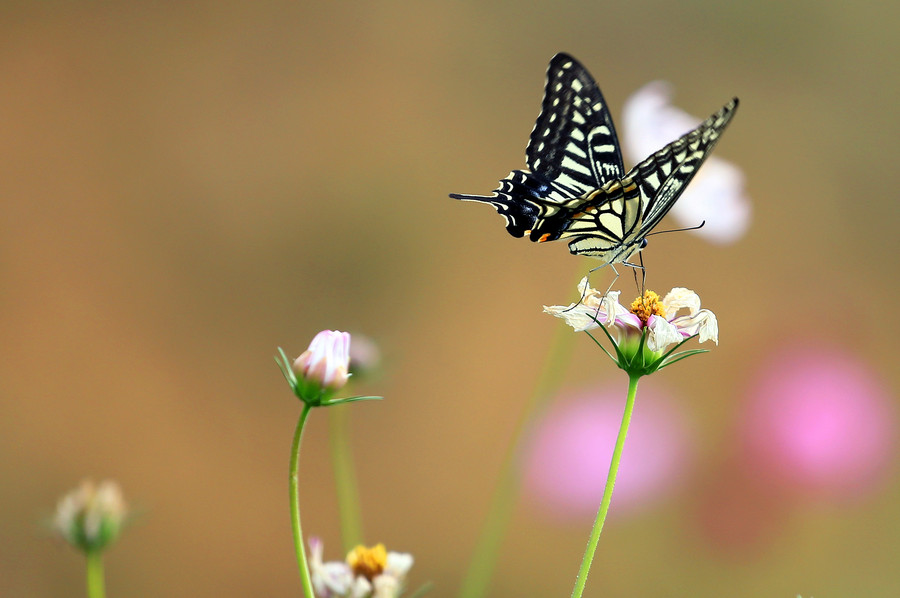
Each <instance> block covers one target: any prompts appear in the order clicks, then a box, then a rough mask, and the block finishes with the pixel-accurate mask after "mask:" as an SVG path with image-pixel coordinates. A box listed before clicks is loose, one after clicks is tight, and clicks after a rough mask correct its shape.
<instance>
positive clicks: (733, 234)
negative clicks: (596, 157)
mask: <svg viewBox="0 0 900 598" xmlns="http://www.w3.org/2000/svg"><path fill="white" fill-rule="evenodd" d="M671 96H672V89H671V86H670V85H669V84H668V83H665V82H663V81H654V82H652V83H648V84H647V85H645V86H644V87H642V88H641V89H639V90H638V91H636V92H635V93H634V94H633V95H632V96H631V97H630V98H629V99H628V101H626V102H625V106H624V108H623V112H622V146H623V149H624V151H625V154H626V157H627V159H628V160H630V161H631V162H632V163H635V164H637V163H638V162H641V161H642V160H644V158H646V157H647V156H649V155H650V154H652V153H654V152H656V151H657V150H659V149H661V148H662V147H664V146H665V145H666V144H668V143H670V142H672V141H674V140H676V139H678V138H679V137H680V136H681V135H683V134H685V133H687V132H688V131H690V130H691V129H693V128H694V127H696V126H697V125H698V124H700V122H702V121H701V119H699V118H695V117H693V116H691V115H689V114H687V113H686V112H684V111H682V110H680V109H678V108H675V107H674V106H672V105H671V103H670V101H671ZM671 214H672V215H673V216H674V217H675V219H676V220H677V221H678V223H679V225H681V226H697V225H698V224H700V222H702V221H704V220H705V221H706V224H705V225H704V226H703V228H700V229H697V230H695V231H692V232H694V233H696V234H697V235H699V236H701V237H703V238H705V239H707V240H708V241H712V242H717V243H731V242H734V241H736V240H737V239H739V238H740V237H741V236H742V235H743V234H744V232H745V231H746V230H747V227H748V226H749V224H750V200H749V198H748V197H747V195H746V193H745V191H744V176H743V174H742V172H741V171H740V169H738V168H737V167H736V166H734V165H733V164H732V163H731V162H728V161H726V160H723V159H722V158H719V157H718V156H715V155H713V156H710V157H709V158H708V159H707V160H706V163H705V164H704V165H703V167H702V168H701V169H700V171H699V172H698V173H697V175H696V176H695V177H694V179H693V180H692V181H691V183H690V185H688V187H687V189H686V190H685V192H684V194H683V195H682V196H681V197H680V198H679V199H678V201H677V202H675V205H674V207H673V208H672V212H671Z"/></svg>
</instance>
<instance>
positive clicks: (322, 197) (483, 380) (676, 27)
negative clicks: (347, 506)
mask: <svg viewBox="0 0 900 598" xmlns="http://www.w3.org/2000/svg"><path fill="white" fill-rule="evenodd" d="M2 11H3V18H2V21H0V81H2V85H0V209H2V216H0V227H2V230H0V285H2V286H0V330H2V338H3V340H4V343H5V346H6V350H5V352H4V358H3V359H2V361H0V393H2V395H0V484H2V491H0V536H2V542H0V595H2V596H13V597H17V596H29V597H38V596H79V595H83V562H82V559H81V558H80V556H79V555H78V554H77V553H75V551H73V550H71V549H70V548H69V547H68V546H65V545H63V544H62V543H61V542H59V541H56V540H55V539H54V538H53V537H52V535H51V534H50V533H49V532H48V531H47V530H46V529H45V526H44V525H43V522H44V521H45V520H46V519H48V518H49V517H51V515H52V512H53V509H54V506H55V504H56V501H57V499H58V497H59V496H60V495H61V494H63V493H64V492H66V491H67V490H69V489H71V488H74V487H75V486H76V485H77V484H78V482H79V481H80V480H81V479H82V478H85V477H92V478H94V479H104V478H113V479H115V480H117V481H118V482H119V483H120V484H121V486H122V488H123V490H124V492H125V495H126V499H127V500H128V501H129V503H130V505H131V506H132V507H133V508H134V509H135V510H136V511H137V512H138V518H137V521H136V522H135V523H134V525H132V526H131V528H130V529H128V530H127V531H126V533H125V534H124V536H123V537H122V539H121V541H120V542H119V543H118V544H117V545H116V546H115V547H113V548H112V549H111V551H110V552H109V553H108V556H107V559H106V560H107V568H108V575H107V586H108V592H109V595H110V596H134V597H142V596H147V597H150V596H171V597H181V596H184V597H187V596H217V597H230V596H235V597H237V596H248V595H260V596H296V595H299V594H300V585H299V581H298V576H297V572H296V565H295V562H294V555H293V549H292V543H291V531H290V524H289V516H288V510H287V466H288V456H289V450H290V441H291V434H292V432H293V427H294V425H295V422H296V418H297V416H298V414H299V404H298V402H297V401H296V399H294V398H293V397H292V395H291V394H290V391H289V389H288V388H287V386H286V385H285V383H284V381H283V379H282V378H281V375H280V374H279V372H278V370H277V368H276V367H275V364H274V363H273V361H272V356H273V355H274V352H275V349H276V347H277V346H279V345H280V346H283V347H284V348H285V350H286V351H287V352H288V354H290V355H292V356H296V355H297V354H299V353H300V352H302V351H303V350H304V349H305V348H306V346H307V344H308V343H309V341H310V340H311V339H312V337H313V336H314V334H315V333H316V332H318V331H319V330H321V329H325V328H335V329H340V330H349V331H350V332H351V333H364V334H366V335H367V336H369V337H370V338H372V339H373V340H374V341H375V342H376V343H378V345H379V346H380V348H381V351H382V358H383V370H382V373H381V375H380V376H379V377H376V378H374V379H369V380H368V381H362V382H361V383H359V384H357V385H356V387H355V388H354V389H353V390H355V391H358V392H360V393H373V394H381V395H384V396H385V397H386V400H385V401H383V402H380V403H362V404H358V405H355V406H353V408H352V409H351V424H352V427H353V434H354V437H353V438H354V444H353V450H354V454H355V457H356V464H357V468H358V474H359V485H360V491H361V495H362V501H363V505H364V524H365V529H366V534H367V537H368V538H367V539H368V541H369V542H370V543H374V542H376V541H383V542H385V543H386V544H387V545H388V548H389V549H396V550H401V551H406V552H411V553H413V554H414V556H415V558H416V564H415V566H414V567H413V569H412V571H411V574H410V585H411V587H413V588H416V587H418V586H419V585H420V584H421V583H424V582H426V581H429V580H430V581H432V582H434V584H435V587H434V589H433V590H432V592H431V593H430V594H429V595H430V596H435V597H444V596H454V595H455V593H456V592H457V590H458V587H459V583H460V580H461V579H462V576H463V573H464V571H465V568H466V566H467V563H468V556H469V555H470V553H471V551H472V548H473V546H474V544H475V542H476V539H477V536H478V532H479V530H480V528H481V524H482V522H483V519H484V516H485V514H486V511H487V506H488V502H489V497H490V493H491V491H492V489H493V487H494V482H495V480H496V478H497V473H498V471H499V469H500V466H501V462H502V458H503V453H504V450H505V448H506V447H507V445H508V444H509V442H510V440H511V438H512V437H513V433H514V429H515V427H516V422H517V421H518V420H519V418H520V417H521V415H522V413H523V409H524V407H525V404H526V402H527V399H528V397H529V396H530V394H531V392H532V390H533V388H534V386H535V383H536V381H537V378H538V374H539V371H540V369H541V367H542V364H543V363H544V361H545V358H546V356H547V352H548V350H549V347H550V346H551V344H552V342H553V338H554V335H555V334H556V331H557V329H558V327H560V326H562V323H561V322H560V321H558V320H554V319H552V318H550V317H548V316H546V315H543V314H542V313H541V306H542V305H545V304H566V303H569V302H571V301H574V300H575V299H576V291H575V283H576V282H577V280H578V279H579V278H580V277H581V276H582V275H583V274H584V273H585V272H586V271H587V269H588V268H590V267H593V266H595V265H596V263H593V262H591V261H590V260H587V259H582V258H575V257H573V256H571V255H570V254H569V253H568V251H567V249H566V247H565V245H564V244H545V245H537V244H532V243H529V242H527V241H524V240H519V239H514V238H512V237H510V236H509V235H508V234H507V233H506V232H505V230H504V228H503V223H502V219H501V218H499V217H498V216H497V215H496V214H495V213H494V212H493V211H492V210H490V209H489V208H486V207H483V206H474V205H473V204H462V203H459V202H456V201H453V200H450V199H448V198H447V194H448V193H450V192H457V193H488V192H489V191H490V190H491V189H494V188H495V186H496V183H497V180H498V179H499V178H500V177H502V176H505V175H506V173H507V172H509V171H510V170H512V169H514V168H521V167H523V166H524V160H523V158H524V148H525V143H526V141H527V138H528V133H529V132H530V130H531V127H532V125H533V122H534V119H535V117H536V116H537V113H538V109H539V106H540V99H541V94H542V86H543V81H544V71H545V68H546V65H547V62H548V60H549V59H550V57H551V56H552V55H553V54H555V53H556V52H559V51H567V52H570V53H571V54H573V55H574V56H576V57H577V58H579V59H580V60H581V61H582V62H583V63H584V64H585V66H587V68H588V69H589V70H590V71H591V72H592V73H593V75H594V76H595V77H596V79H597V80H598V82H599V84H600V86H601V88H602V89H603V92H604V94H605V96H606V99H607V100H608V102H609V104H610V106H611V107H612V110H613V114H614V116H615V117H616V118H617V119H620V118H621V108H622V106H623V105H624V104H625V102H626V100H627V98H628V97H629V96H630V95H631V94H632V93H633V92H634V91H635V90H637V89H638V88H640V87H641V86H643V85H644V84H645V83H647V82H648V81H651V80H655V79H664V80H667V81H669V82H670V83H671V84H672V85H673V89H674V90H675V96H674V102H675V104H676V105H678V106H679V107H680V108H682V109H684V110H686V111H687V112H688V113H691V114H694V115H697V116H699V117H704V116H706V115H708V114H709V113H711V112H712V111H714V110H715V109H717V108H718V107H719V106H721V105H722V104H723V103H724V102H725V101H727V100H728V99H729V98H730V97H731V96H733V95H737V96H739V97H740V98H741V102H742V105H741V110H740V113H739V114H738V115H737V117H736V118H735V120H734V122H733V123H732V125H731V127H730V129H729V131H728V132H727V133H726V134H725V136H724V137H723V139H722V141H721V143H720V144H719V145H718V147H717V148H716V155H717V156H719V157H722V158H725V159H728V160H729V161H731V162H732V163H734V164H735V165H737V166H738V167H739V168H741V169H742V170H743V173H744V176H745V177H746V185H747V188H746V193H747V196H748V197H749V198H750V201H751V202H752V208H751V209H752V215H751V220H750V225H749V228H748V229H747V231H746V234H744V235H743V236H741V237H740V238H739V239H737V240H735V241H734V242H732V243H727V244H721V243H720V244H714V243H710V242H709V241H707V240H704V239H703V238H701V237H699V236H696V235H693V234H690V233H681V234H672V235H664V236H660V237H654V239H652V242H651V244H650V246H649V247H648V248H647V250H646V251H645V252H644V263H645V264H646V265H647V267H648V269H649V276H648V280H647V284H648V286H649V287H651V288H654V289H656V290H657V291H659V292H665V291H667V290H668V289H670V288H671V287H673V286H686V287H689V288H692V289H695V290H696V291H697V292H698V293H699V294H700V296H701V298H702V300H703V304H704V307H709V308H710V309H712V310H714V311H715V313H716V314H717V316H718V319H719V326H720V345H719V347H718V348H714V350H713V351H712V352H711V353H709V354H708V355H704V356H701V357H697V358H693V359H691V360H688V361H686V362H684V363H683V364H679V365H678V366H676V367H673V368H671V369H667V370H665V371H664V372H661V373H659V374H657V375H654V376H653V377H652V378H650V379H648V380H647V381H646V383H645V384H644V385H643V386H642V391H641V393H639V396H638V406H637V409H636V412H635V424H634V426H635V427H634V430H633V437H632V438H629V441H631V440H633V441H634V442H633V443H632V444H626V447H625V454H626V456H625V460H624V461H623V476H626V475H628V476H631V477H632V478H633V480H632V481H630V482H629V481H628V480H625V479H623V480H622V483H621V496H618V497H615V496H614V498H613V503H612V515H611V519H610V520H609V521H608V525H607V528H606V529H605V531H604V535H603V537H602V539H601V542H600V548H599V551H598V554H597V559H596V561H595V564H594V568H593V570H592V574H591V577H590V579H589V580H588V588H587V593H586V596H601V595H602V596H644V595H647V596H649V595H668V596H721V595H723V594H727V595H729V596H733V597H742V596H791V597H793V596H795V595H797V594H802V595H803V596H808V595H812V596H817V597H822V596H846V595H866V596H895V595H897V592H898V588H900V570H898V569H897V568H896V554H897V550H898V543H900V501H898V499H900V483H898V482H900V480H898V477H897V463H896V459H895V453H896V444H895V436H896V433H897V421H898V420H897V400H896V394H897V388H898V382H900V378H898V374H897V368H896V367H895V366H892V365H891V364H893V363H894V358H893V354H892V351H893V349H894V348H895V342H894V341H895V338H896V336H897V333H898V326H897V324H896V322H895V319H896V318H895V317H894V315H893V308H892V309H890V310H888V309H885V310H884V311H882V310H881V307H879V305H880V304H878V302H875V303H874V304H871V303H870V300H874V298H877V297H880V296H882V295H883V296H886V297H893V296H895V295H896V294H897V291H898V281H897V273H898V272H897V253H898V249H900V242H898V238H900V237H898V235H897V231H896V227H897V225H898V221H900V218H898V216H900V211H898V208H897V205H898V204H897V199H896V197H894V194H895V192H896V191H895V190H896V189H897V188H898V187H900V169H897V168H896V166H895V161H896V158H897V150H896V139H897V138H898V136H900V115H898V112H897V110H896V98H897V96H898V91H900V90H898V83H900V78H898V76H897V67H896V60H897V58H896V57H897V56H898V55H900V38H898V37H897V35H896V24H897V19H898V17H900V8H898V7H896V6H894V5H889V4H884V3H855V4H853V6H852V9H851V8H849V6H848V5H847V3H845V2H839V1H835V0H831V1H825V2H808V1H807V2H804V1H789V2H781V1H779V2H748V3H717V2H710V1H689V2H680V3H672V2H661V1H653V0H649V1H644V2H629V3H594V2H565V1H563V2H536V3H519V2H516V3H513V2H497V3H481V2H433V3H418V2H370V3H303V2H267V1H259V0H257V1H254V2H238V1H227V0H226V1H219V2H203V3H201V2H181V3H143V2H118V3H80V2H50V3H31V2H6V3H4V4H3V7H2ZM620 129H621V126H620ZM620 132H621V131H620ZM674 226H677V223H675V222H674V221H672V220H671V219H670V220H668V221H667V222H666V223H664V224H663V227H667V228H671V227H674ZM620 270H621V269H620ZM593 276H594V277H593V278H592V282H594V283H595V286H598V287H601V288H605V287H603V285H606V284H608V282H609V280H610V279H609V277H608V273H607V272H605V271H601V272H598V273H595V274H594V275H593ZM885 285H886V286H885ZM617 287H618V288H620V289H622V290H623V299H624V298H628V300H629V301H630V298H631V297H632V296H634V295H635V294H636V291H635V286H634V281H633V279H632V277H631V274H630V272H628V271H624V272H623V276H622V278H621V279H620V280H619V282H618V284H617ZM879 301H880V300H879ZM873 305H874V307H878V309H877V310H876V309H874V307H872V306H873ZM888 307H890V306H888ZM870 308H871V309H872V310H874V311H870ZM559 373H560V376H561V378H562V382H561V385H560V387H559V389H558V393H555V395H556V396H555V397H554V399H555V400H551V401H550V402H548V403H547V407H546V409H545V411H544V413H543V415H542V418H541V419H540V420H539V421H537V422H536V423H535V424H534V426H533V430H534V434H532V435H531V436H529V439H528V441H527V442H526V443H525V445H523V448H522V452H521V454H522V464H523V466H525V467H526V468H527V472H525V474H524V478H523V481H524V485H523V495H522V497H521V499H520V500H519V501H518V502H517V504H516V505H514V506H511V507H510V508H512V509H514V512H513V518H512V524H511V527H510V530H509V533H508V535H507V537H506V540H505V542H504V545H503V546H504V548H503V553H502V554H501V556H500V560H499V564H498V569H497V573H496V577H495V579H494V582H493V584H492V589H491V595H493V596H539V595H540V596H564V595H568V594H569V593H570V592H571V587H572V580H573V577H574V575H575V573H576V572H577V568H578V563H579V561H580V558H581V555H582V552H583V550H584V544H585V542H586V540H587V536H588V532H589V528H590V524H591V521H592V519H593V513H592V511H593V510H594V509H595V508H596V507H595V505H596V503H597V502H598V500H599V499H598V498H596V496H595V495H593V494H591V493H592V492H595V490H592V489H591V488H585V487H584V486H585V484H581V485H579V481H581V482H585V481H586V480H587V481H588V482H589V481H590V480H595V479H596V478H597V477H598V476H602V475H603V473H602V472H603V471H605V468H606V466H607V464H606V462H603V461H604V459H608V457H602V455H599V456H596V457H594V458H587V459H585V458H581V459H574V457H575V456H577V455H579V454H581V455H582V456H583V451H584V450H588V449H586V448H584V447H585V446H587V445H590V444H591V443H592V442H594V441H595V440H596V439H597V438H600V437H601V436H602V434H601V433H600V432H599V430H607V431H606V432H603V434H610V433H614V431H613V432H609V431H608V430H609V429H610V427H609V426H608V425H606V423H608V421H609V420H610V418H612V419H613V420H616V419H617V418H618V417H619V415H620V413H621V405H622V402H623V401H624V391H625V387H626V378H625V376H624V374H623V373H622V372H620V371H619V370H617V369H616V368H615V367H614V366H613V365H612V364H610V363H609V362H608V360H607V359H606V358H605V357H604V356H603V355H602V354H601V353H600V352H599V350H597V349H596V348H595V347H593V345H592V344H591V343H590V341H589V339H587V338H586V337H585V336H584V335H574V334H573V335H572V337H571V357H570V358H569V360H568V367H567V368H566V369H565V371H564V372H559ZM610 405H612V407H610ZM610 413H612V415H609V414H610ZM326 415H327V414H325V413H322V412H314V413H313V417H312V418H311V421H310V427H309V429H308V435H307V436H306V437H305V439H304V446H303V455H302V462H301V476H302V479H301V508H302V512H303V516H304V531H305V532H307V533H308V534H311V535H318V536H320V537H322V538H323V539H324V541H325V551H326V558H327V559H339V558H341V557H342V553H341V549H340V542H339V532H338V523H337V510H336V507H335V494H334V485H333V479H332V475H331V468H330V462H329V453H328V442H327V417H326ZM642 421H643V422H645V423H641V422H642ZM567 422H568V423H567ZM572 422H575V423H580V424H582V427H583V428H584V426H587V428H584V429H581V430H580V431H579V432H577V433H574V432H568V433H567V432H566V431H565V430H566V429H567V428H566V426H567V425H571V424H572ZM616 423H617V422H616ZM587 424H590V425H596V428H591V427H590V425H587ZM605 425H606V428H604V427H603V426H605ZM560 430H563V432H561V433H560ZM554 434H562V437H563V438H567V439H568V440H570V441H571V442H570V445H571V446H568V445H567V447H568V448H567V447H566V446H562V444H561V443H560V442H554V441H553V438H554V436H553V435H554ZM557 437H558V436H557ZM548 439H549V440H548ZM578 439H581V441H582V442H583V443H584V444H582V445H579V444H578V442H576V441H577V440H578ZM557 449H558V450H557ZM592 450H593V449H592ZM567 451H568V452H567ZM600 452H601V453H602V451H600ZM554 459H556V460H555V461H554ZM567 459H570V460H571V462H570V463H567V461H566V460H567ZM597 463H600V465H599V466H598V465H597ZM592 467H593V468H594V470H596V471H594V470H592V469H591V468H592ZM598 467H599V469H597V468H598ZM542 468H544V469H542ZM629 468H630V469H631V470H632V472H633V473H630V474H629V473H627V471H628V469H629ZM560 470H562V471H564V472H571V475H569V476H562V477H560V478H559V479H557V480H555V481H553V482H552V483H548V482H547V476H548V475H549V473H547V472H549V471H560ZM592 471H593V473H591V472H592ZM597 471H600V472H601V473H597ZM542 472H545V473H546V475H545V474H542ZM567 484H569V486H567ZM587 485H588V486H589V485H590V484H587ZM567 487H570V491H565V490H566V488H567ZM586 504H587V505H588V506H585V505H586Z"/></svg>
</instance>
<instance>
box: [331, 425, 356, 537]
mask: <svg viewBox="0 0 900 598" xmlns="http://www.w3.org/2000/svg"><path fill="white" fill-rule="evenodd" d="M328 428H329V430H328V440H329V443H330V444H331V466H332V469H333V470H334V481H335V489H336V494H337V504H338V517H339V519H340V523H341V544H342V545H343V548H344V552H350V550H351V549H352V548H353V547H354V546H357V545H358V544H360V543H361V542H362V541H363V538H364V535H363V526H362V509H361V508H360V504H359V488H358V486H357V483H356V472H355V470H354V467H353V456H352V455H351V453H350V412H349V411H348V410H347V409H345V408H343V407H337V408H335V409H331V410H330V411H329V413H328Z"/></svg>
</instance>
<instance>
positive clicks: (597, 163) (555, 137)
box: [450, 53, 738, 276]
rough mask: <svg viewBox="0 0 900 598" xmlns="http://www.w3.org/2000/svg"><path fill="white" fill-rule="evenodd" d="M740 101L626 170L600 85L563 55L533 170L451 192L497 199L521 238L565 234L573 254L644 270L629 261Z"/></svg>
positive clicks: (531, 157) (550, 83)
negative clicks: (480, 188) (487, 186)
mask: <svg viewBox="0 0 900 598" xmlns="http://www.w3.org/2000/svg"><path fill="white" fill-rule="evenodd" d="M737 107H738V99H737V98H734V99H732V100H731V101H730V102H728V103H727V104H725V106H723V107H722V109H721V110H719V111H718V112H716V113H715V114H713V115H712V116H710V117H709V118H707V119H706V120H705V121H703V122H702V123H701V124H700V125H699V126H697V127H696V128H695V129H693V130H692V131H690V132H688V133H686V134H684V135H682V136H681V137H680V138H679V139H676V140H675V141H673V142H672V143H670V144H668V145H667V146H665V147H664V148H662V149H661V150H659V151H657V152H655V153H654V154H652V155H650V156H649V157H648V158H646V159H645V160H644V161H643V162H641V163H640V164H638V165H637V166H635V167H634V168H632V169H631V170H630V171H628V172H627V173H626V172H625V166H624V165H623V163H622V150H621V149H620V148H619V139H618V137H617V135H616V130H615V127H614V126H613V121H612V116H611V115H610V113H609V109H608V108H607V106H606V100H604V99H603V95H602V94H601V93H600V89H599V88H598V87H597V83H596V82H595V81H594V78H593V77H592V76H591V74H590V73H589V72H588V71H587V69H585V68H584V67H583V66H582V65H581V63H579V62H578V61H577V60H575V59H574V58H572V57H571V56H569V55H568V54H564V53H560V54H557V55H556V56H554V57H553V58H552V59H551V60H550V66H549V67H548V68H547V83H546V86H545V88H544V99H543V102H542V104H541V113H540V115H539V116H538V118H537V122H536V123H535V125H534V129H533V130H532V131H531V137H530V138H529V140H528V147H527V148H526V150H525V156H526V164H527V165H528V169H527V170H514V171H512V172H511V173H509V175H508V176H507V177H506V178H505V179H503V180H501V181H500V187H499V188H497V189H496V190H495V191H494V193H493V195H489V196H486V195H466V194H457V193H453V194H451V195H450V197H452V198H453V199H461V200H463V201H476V202H482V203H487V204H491V205H492V206H494V208H496V209H497V211H498V212H499V213H500V214H501V215H502V216H503V217H504V218H505V219H506V230H507V231H509V234H511V235H512V236H514V237H524V236H525V235H528V238H529V239H531V240H532V241H536V242H538V243H543V242H546V241H555V240H557V239H566V240H568V241H569V251H570V252H572V253H573V254H575V255H586V256H589V257H593V258H597V259H600V260H602V261H603V262H605V264H604V265H606V264H610V265H612V268H613V270H615V265H614V264H617V263H620V262H621V263H624V264H625V265H628V266H632V267H635V268H641V269H643V268H642V267H641V266H637V265H636V264H632V263H629V262H628V261H627V260H628V259H629V258H631V257H632V256H634V255H635V254H637V253H638V252H639V251H640V250H641V249H643V248H644V247H645V246H646V245H647V235H648V234H649V233H650V231H652V230H653V227H655V226H656V225H657V224H659V221H660V220H662V218H663V216H665V215H666V213H668V211H669V210H670V209H671V208H672V206H673V205H674V204H675V201H676V200H677V199H678V197H679V196H680V195H681V193H682V192H683V191H684V190H685V188H686V187H687V184H688V183H689V182H690V181H691V179H692V178H693V177H694V175H695V174H696V173H697V169H698V168H700V165H701V164H703V161H704V160H705V159H706V157H707V156H708V155H709V154H710V152H712V150H713V147H714V146H715V145H716V141H718V139H719V136H720V135H721V134H722V132H723V131H724V130H725V127H727V126H728V123H729V122H731V118H732V117H733V116H734V113H735V111H736V110H737ZM600 267H602V266H600ZM617 276H618V273H617Z"/></svg>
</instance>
